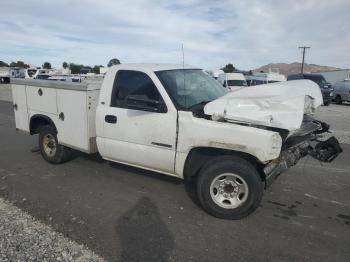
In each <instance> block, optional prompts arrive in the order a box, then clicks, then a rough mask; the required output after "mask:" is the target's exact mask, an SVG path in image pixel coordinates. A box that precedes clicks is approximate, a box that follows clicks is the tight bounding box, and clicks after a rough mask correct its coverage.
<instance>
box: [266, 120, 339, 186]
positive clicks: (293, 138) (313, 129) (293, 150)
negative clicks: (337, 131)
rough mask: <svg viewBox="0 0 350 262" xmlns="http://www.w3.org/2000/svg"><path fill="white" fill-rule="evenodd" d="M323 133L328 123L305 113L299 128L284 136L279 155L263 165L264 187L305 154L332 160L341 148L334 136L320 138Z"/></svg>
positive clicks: (325, 131)
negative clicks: (324, 138)
mask: <svg viewBox="0 0 350 262" xmlns="http://www.w3.org/2000/svg"><path fill="white" fill-rule="evenodd" d="M280 133H281V134H282V133H283V132H280ZM325 133H329V125H328V124H326V123H324V122H321V121H318V120H315V119H313V118H312V117H310V116H309V115H305V116H304V120H303V124H302V125H301V127H300V129H298V130H297V131H296V132H294V133H293V134H292V135H290V136H287V137H285V139H284V143H283V146H282V150H281V154H280V157H279V158H277V159H274V160H272V161H271V162H269V163H268V164H267V165H266V166H265V167H264V173H265V182H266V183H265V187H268V186H270V185H271V183H272V182H273V180H274V179H275V178H276V177H277V176H278V175H280V174H281V173H282V172H283V171H285V170H286V169H288V168H290V167H292V166H294V165H296V164H297V163H298V161H299V160H300V159H301V158H303V157H305V156H307V155H310V156H311V157H313V158H315V159H317V160H319V161H321V162H326V163H330V162H332V161H333V160H334V159H335V158H336V157H337V156H338V155H339V154H340V153H341V152H342V151H343V150H342V148H341V147H340V145H339V142H338V140H337V139H336V138H335V137H334V136H331V137H329V138H328V139H326V140H322V137H323V135H324V134H325Z"/></svg>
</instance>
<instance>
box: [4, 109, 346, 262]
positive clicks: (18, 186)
mask: <svg viewBox="0 0 350 262" xmlns="http://www.w3.org/2000/svg"><path fill="white" fill-rule="evenodd" d="M36 146H37V136H29V135H27V134H24V133H21V132H16V131H15V126H14V117H13V112H12V106H11V103H9V102H0V196H1V197H3V198H5V199H7V200H9V201H10V202H12V203H14V204H15V205H16V206H18V207H20V208H21V209H23V210H25V211H27V212H28V213H29V214H30V215H32V216H34V217H35V218H37V219H39V220H40V221H41V222H43V223H45V224H47V225H49V226H51V227H52V228H54V229H55V230H57V231H58V232H60V233H62V234H63V235H64V236H65V237H67V238H69V239H71V240H74V241H76V242H78V243H80V244H84V245H86V246H87V247H88V248H89V249H91V250H92V251H94V252H95V253H96V254H98V255H100V256H102V257H103V258H105V259H106V260H108V261H233V260H235V261H350V248H349V247H350V162H349V159H350V145H342V146H343V149H344V153H343V154H341V155H340V156H339V157H338V158H337V159H336V160H335V161H334V162H333V163H331V164H320V163H319V162H317V161H315V160H313V159H311V158H307V159H305V160H303V161H301V162H300V163H299V164H298V165H297V166H295V167H293V168H291V169H290V170H288V171H287V172H286V173H285V174H283V175H282V176H280V177H279V178H278V179H277V180H276V181H275V183H274V184H273V185H272V186H271V187H270V188H269V189H268V190H267V191H266V192H265V195H264V198H263V201H262V204H261V206H260V207H259V208H258V209H257V210H256V212H255V213H253V214H252V215H250V216H249V217H248V218H246V219H243V220H239V221H227V220H220V219H217V218H214V217H211V216H209V215H207V214H206V213H205V212H204V211H202V209H201V208H200V207H199V206H198V205H197V202H196V199H195V197H194V194H193V190H192V189H191V188H188V187H185V185H184V184H183V182H182V181H181V180H178V179H175V178H171V177H167V176H164V175H161V174H157V173H153V172H148V171H144V170H140V169H137V168H132V167H127V166H125V165H121V164H114V163H110V162H107V161H104V160H102V159H101V157H99V155H97V154H96V155H90V156H89V155H84V154H79V155H77V157H76V158H75V159H74V160H72V161H70V162H68V163H65V164H62V165H52V164H49V163H47V162H45V161H44V160H43V159H42V157H41V156H40V154H39V153H38V152H32V151H33V150H31V149H33V148H35V147H36Z"/></svg>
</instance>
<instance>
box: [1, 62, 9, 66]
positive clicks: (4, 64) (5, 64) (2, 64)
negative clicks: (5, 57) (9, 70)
mask: <svg viewBox="0 0 350 262" xmlns="http://www.w3.org/2000/svg"><path fill="white" fill-rule="evenodd" d="M1 66H6V67H8V66H9V65H8V64H7V63H5V62H4V61H0V67H1Z"/></svg>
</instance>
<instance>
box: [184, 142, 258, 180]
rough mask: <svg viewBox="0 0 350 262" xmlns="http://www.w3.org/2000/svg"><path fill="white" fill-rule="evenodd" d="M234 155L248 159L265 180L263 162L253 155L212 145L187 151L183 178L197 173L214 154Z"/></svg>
mask: <svg viewBox="0 0 350 262" xmlns="http://www.w3.org/2000/svg"><path fill="white" fill-rule="evenodd" d="M222 155H234V156H238V157H241V158H243V159H245V160H247V161H249V162H250V163H251V164H252V165H253V166H254V167H255V168H256V170H257V171H258V173H259V174H260V177H261V179H262V180H265V174H264V172H263V167H264V166H263V164H262V163H261V162H260V161H259V160H258V159H257V158H256V157H254V156H252V155H250V154H248V153H244V152H240V151H234V150H228V149H221V148H213V147H198V148H193V149H191V151H190V152H189V153H188V156H187V158H186V162H185V167H184V173H183V175H184V179H185V180H186V179H190V178H193V177H195V176H197V175H198V173H199V171H200V169H201V168H202V166H203V165H204V164H205V163H207V162H208V161H209V160H210V159H212V158H213V157H216V156H222Z"/></svg>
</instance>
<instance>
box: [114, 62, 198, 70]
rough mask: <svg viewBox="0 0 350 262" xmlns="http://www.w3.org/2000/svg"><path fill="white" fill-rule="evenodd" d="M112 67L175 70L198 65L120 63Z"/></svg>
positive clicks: (192, 67)
mask: <svg viewBox="0 0 350 262" xmlns="http://www.w3.org/2000/svg"><path fill="white" fill-rule="evenodd" d="M112 68H113V69H116V70H118V69H124V70H128V69H130V70H149V71H154V72H155V71H163V70H176V69H199V68H198V67H194V66H190V65H184V66H183V65H182V64H148V63H147V64H146V63H145V64H120V65H115V66H113V67H112Z"/></svg>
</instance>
